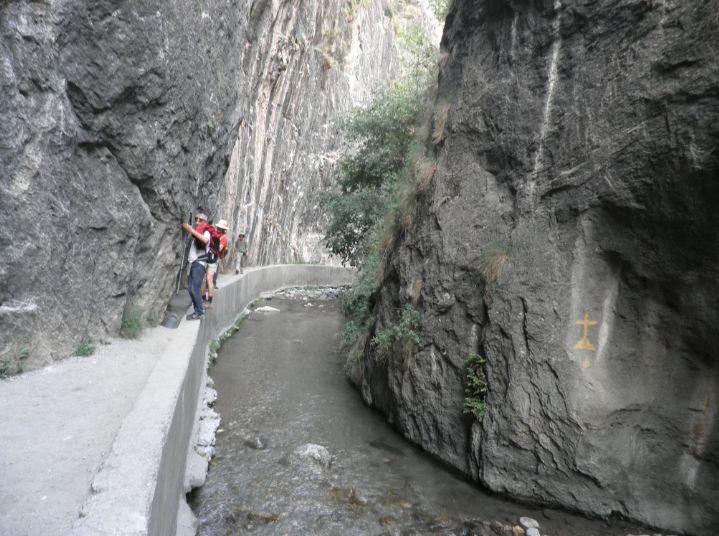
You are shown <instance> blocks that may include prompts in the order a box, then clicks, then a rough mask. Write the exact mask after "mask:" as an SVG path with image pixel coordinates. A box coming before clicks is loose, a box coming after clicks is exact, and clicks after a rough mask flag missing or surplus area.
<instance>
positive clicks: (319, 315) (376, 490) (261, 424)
mask: <svg viewBox="0 0 719 536" xmlns="http://www.w3.org/2000/svg"><path fill="white" fill-rule="evenodd" d="M266 305H269V306H272V307H275V308H277V309H279V312H269V313H260V312H254V313H252V315H250V316H249V317H248V318H247V319H246V320H245V322H244V323H243V325H242V327H241V329H240V331H239V332H238V333H237V334H235V335H234V336H233V337H231V338H230V339H229V340H228V341H226V342H225V344H224V345H223V347H222V349H221V351H220V355H219V358H218V360H217V363H216V364H215V365H214V366H213V368H212V369H211V371H210V374H211V376H212V377H213V379H214V380H215V386H216V389H217V391H218V393H219V397H218V400H217V403H216V407H215V409H216V410H217V411H218V412H219V413H220V415H221V417H222V423H221V425H220V428H219V431H218V436H217V445H216V446H217V455H216V457H215V459H214V460H213V461H212V464H211V466H210V472H209V474H208V479H207V483H206V484H205V486H203V487H202V488H200V489H198V490H196V491H195V492H194V493H193V497H192V506H193V509H194V511H195V513H196V515H197V516H198V518H199V520H200V528H199V532H198V533H199V534H201V535H214V536H219V535H229V534H233V535H234V534H320V535H330V534H331V535H335V534H337V535H340V534H341V535H349V534H357V535H360V534H362V535H364V534H457V535H460V534H472V533H473V532H474V533H476V534H495V532H494V531H492V529H491V528H489V527H488V526H487V523H486V522H495V528H496V529H497V530H499V525H498V523H499V524H502V525H504V526H505V527H506V528H508V529H509V530H510V531H511V525H516V524H517V520H518V518H519V516H529V517H532V518H534V519H536V520H537V521H539V523H540V530H541V534H542V535H543V536H546V535H552V536H565V535H566V536H570V535H571V536H579V535H582V536H607V535H625V534H628V533H632V530H631V528H630V527H629V526H628V525H624V524H621V523H619V524H617V523H615V524H612V525H608V524H606V523H604V522H601V521H590V520H586V519H584V518H582V517H578V516H573V515H569V514H566V513H563V512H558V511H554V510H547V509H540V508H534V507H529V506H525V505H518V504H515V503H512V502H509V501H505V500H502V499H500V498H497V497H495V496H493V495H490V494H487V493H484V492H483V491H481V490H480V489H478V488H477V487H476V486H474V485H472V484H470V483H468V482H466V481H465V480H463V479H462V478H461V477H459V476H457V475H456V474H454V473H452V472H451V471H448V470H446V469H445V468H444V467H442V466H441V465H439V464H437V463H436V462H435V461H433V460H431V459H429V457H428V456H426V455H424V454H423V453H422V452H421V451H419V450H418V449H416V448H415V447H413V446H412V445H411V444H410V443H408V442H406V441H405V440H404V439H403V438H402V437H401V436H399V435H398V434H397V433H396V432H394V431H393V430H392V429H391V428H390V427H389V426H388V425H387V424H386V423H385V421H384V420H383V418H382V417H381V416H380V415H378V414H377V413H375V412H373V411H372V410H370V409H369V408H367V407H366V406H365V405H364V404H363V403H362V401H361V399H360V397H359V395H358V394H357V392H356V391H355V390H354V389H353V388H352V387H351V386H350V385H349V383H348V382H347V380H346V379H345V377H344V373H343V368H342V364H341V362H340V360H339V359H338V357H337V354H336V349H337V347H338V345H339V332H340V330H341V325H342V316H341V312H340V308H339V304H338V303H337V302H336V301H317V300H315V299H314V298H313V299H311V300H310V301H301V300H287V299H278V298H275V299H272V300H271V301H269V302H267V304H266ZM307 444H312V445H319V446H322V447H324V448H325V449H326V451H327V453H328V455H329V456H330V457H331V459H329V458H327V455H326V453H325V452H324V451H323V450H322V449H319V448H318V447H306V450H307V451H308V453H309V454H310V455H309V456H303V455H300V454H297V453H296V451H297V450H298V449H301V448H302V447H303V446H305V445H307ZM313 449H314V450H313ZM312 455H314V458H313V457H312ZM482 521H484V522H485V524H484V525H482V523H481V522H482ZM490 531H491V532H490ZM633 533H635V534H637V533H639V532H637V529H634V531H633ZM508 534H512V533H511V532H509V533H508Z"/></svg>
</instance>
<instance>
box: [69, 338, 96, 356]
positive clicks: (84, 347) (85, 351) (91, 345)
mask: <svg viewBox="0 0 719 536" xmlns="http://www.w3.org/2000/svg"><path fill="white" fill-rule="evenodd" d="M95 349H96V345H95V341H94V340H92V339H84V340H83V341H82V342H81V343H80V346H78V347H77V350H75V353H74V354H73V355H77V356H80V357H88V356H91V355H92V354H94V353H95Z"/></svg>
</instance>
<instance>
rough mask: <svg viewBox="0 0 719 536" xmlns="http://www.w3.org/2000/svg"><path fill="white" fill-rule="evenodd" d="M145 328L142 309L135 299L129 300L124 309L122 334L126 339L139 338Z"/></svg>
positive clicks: (121, 326)
mask: <svg viewBox="0 0 719 536" xmlns="http://www.w3.org/2000/svg"><path fill="white" fill-rule="evenodd" d="M143 328H144V325H143V322H142V311H140V308H139V307H138V306H137V304H136V303H135V301H134V300H133V299H130V300H128V302H127V303H126V304H125V308H124V309H123V311H122V321H121V323H120V335H121V336H122V337H124V338H126V339H137V338H138V337H139V336H140V334H141V333H142V330H143Z"/></svg>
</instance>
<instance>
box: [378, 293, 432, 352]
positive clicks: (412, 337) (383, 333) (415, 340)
mask: <svg viewBox="0 0 719 536" xmlns="http://www.w3.org/2000/svg"><path fill="white" fill-rule="evenodd" d="M420 320H421V317H420V314H419V311H418V310H417V309H415V308H414V306H413V305H411V304H409V303H408V304H406V305H405V306H404V307H403V308H402V316H401V317H400V321H399V324H396V325H394V326H390V327H388V328H386V329H383V330H380V331H378V332H377V334H376V335H375V336H374V338H373V339H372V342H373V343H374V344H375V345H376V346H377V348H378V349H379V350H380V354H381V355H382V356H385V357H386V356H387V355H388V354H389V352H390V351H391V350H392V348H393V346H394V344H395V343H397V342H399V343H401V344H403V345H405V346H410V345H411V346H417V345H418V344H421V342H422V340H421V339H420V336H419V330H420Z"/></svg>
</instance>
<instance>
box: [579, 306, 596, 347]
mask: <svg viewBox="0 0 719 536" xmlns="http://www.w3.org/2000/svg"><path fill="white" fill-rule="evenodd" d="M576 324H579V325H580V326H584V333H582V338H581V339H579V342H578V343H577V344H576V345H575V346H574V349H575V350H592V351H593V350H596V348H594V346H593V345H592V343H591V342H589V336H588V335H589V326H594V325H596V324H598V322H597V321H596V320H589V313H584V320H577V321H576Z"/></svg>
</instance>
